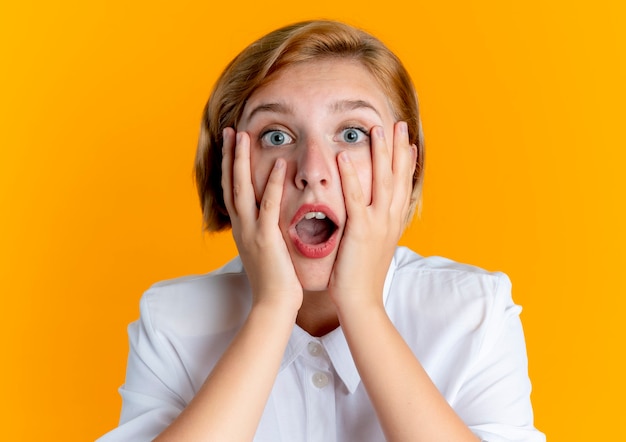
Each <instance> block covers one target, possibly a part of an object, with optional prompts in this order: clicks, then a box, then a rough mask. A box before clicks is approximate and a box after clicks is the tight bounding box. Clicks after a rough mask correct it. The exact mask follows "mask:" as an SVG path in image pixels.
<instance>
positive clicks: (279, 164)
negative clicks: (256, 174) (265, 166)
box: [274, 158, 284, 169]
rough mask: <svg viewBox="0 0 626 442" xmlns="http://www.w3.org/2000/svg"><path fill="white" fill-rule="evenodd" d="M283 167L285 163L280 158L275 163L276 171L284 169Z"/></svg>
mask: <svg viewBox="0 0 626 442" xmlns="http://www.w3.org/2000/svg"><path fill="white" fill-rule="evenodd" d="M283 166H284V163H283V161H282V160H281V159H280V158H278V159H277V160H276V162H275V163H274V169H282V167H283Z"/></svg>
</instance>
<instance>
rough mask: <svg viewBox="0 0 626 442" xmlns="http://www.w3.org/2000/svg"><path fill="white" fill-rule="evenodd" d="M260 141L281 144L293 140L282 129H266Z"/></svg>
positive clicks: (273, 144) (268, 143) (271, 144)
mask: <svg viewBox="0 0 626 442" xmlns="http://www.w3.org/2000/svg"><path fill="white" fill-rule="evenodd" d="M261 141H263V143H264V144H267V145H270V146H283V145H285V144H289V143H292V142H293V138H291V137H290V136H289V135H287V134H286V133H285V132H283V131H282V130H268V131H267V132H265V133H264V134H263V135H262V136H261Z"/></svg>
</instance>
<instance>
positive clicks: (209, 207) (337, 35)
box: [195, 20, 424, 232]
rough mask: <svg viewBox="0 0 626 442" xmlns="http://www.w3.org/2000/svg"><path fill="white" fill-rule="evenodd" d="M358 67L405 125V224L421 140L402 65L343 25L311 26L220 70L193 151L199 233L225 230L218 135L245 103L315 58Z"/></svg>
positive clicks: (271, 40)
mask: <svg viewBox="0 0 626 442" xmlns="http://www.w3.org/2000/svg"><path fill="white" fill-rule="evenodd" d="M335 57H336V58H341V59H346V58H350V59H353V60H357V61H359V62H360V63H361V64H362V65H363V66H364V67H365V68H367V69H368V70H369V72H370V73H371V74H372V75H373V76H374V78H376V80H377V81H378V83H379V85H380V87H381V88H382V89H383V91H384V92H385V93H386V95H387V97H388V99H389V102H390V104H391V107H392V109H393V111H394V114H395V115H394V117H395V118H396V120H397V121H406V122H407V124H408V128H409V140H410V142H411V143H412V144H415V145H416V146H417V158H416V168H415V174H414V177H413V192H412V195H411V209H410V213H409V219H410V218H411V217H412V216H413V212H414V211H415V207H416V204H417V203H418V201H419V199H420V196H421V188H422V182H423V170H424V137H423V134H422V127H421V121H420V116H419V106H418V102H417V94H416V93H415V88H414V86H413V83H412V81H411V78H410V76H409V74H408V72H407V71H406V69H405V68H404V66H403V65H402V62H401V61H400V60H399V59H398V57H396V55H395V54H393V52H391V51H390V50H389V49H388V48H387V47H386V46H385V45H384V44H383V43H382V42H381V41H380V40H378V39H377V38H375V37H373V36H371V35H370V34H368V33H366V32H364V31H361V30H359V29H356V28H354V27H352V26H349V25H346V24H344V23H339V22H334V21H325V20H316V21H307V22H301V23H296V24H293V25H289V26H285V27H283V28H280V29H277V30H275V31H273V32H271V33H269V34H267V35H266V36H264V37H262V38H260V39H259V40H257V41H256V42H254V43H252V44H251V45H250V46H248V47H247V48H245V49H244V50H243V51H242V52H241V53H240V54H239V55H238V56H237V57H235V59H234V60H232V61H231V62H230V64H229V65H228V66H227V67H226V69H224V72H222V75H221V76H220V78H219V79H218V80H217V83H216V84H215V87H214V89H213V92H212V93H211V96H210V97H209V100H208V102H207V104H206V106H205V108H204V112H203V115H202V123H201V126H200V137H199V141H198V149H197V151H196V161H195V174H196V186H197V189H198V195H199V197H200V205H201V207H202V213H203V220H204V228H205V229H206V230H208V231H211V232H217V231H220V230H224V229H227V228H229V227H230V218H229V216H228V212H227V211H226V207H225V205H224V194H223V190H222V186H221V180H222V169H221V162H222V148H221V147H222V141H223V140H222V131H223V130H224V129H225V128H227V127H236V126H237V123H238V122H239V119H240V118H241V115H242V113H243V109H244V106H245V104H246V100H248V98H250V96H251V95H252V94H253V93H254V91H255V90H257V89H258V88H259V87H261V86H263V85H264V84H266V83H268V82H269V81H271V79H272V76H273V75H274V74H276V73H277V72H278V71H280V70H281V69H284V68H286V67H288V66H290V65H293V64H296V63H305V62H310V61H315V60H320V59H321V58H335Z"/></svg>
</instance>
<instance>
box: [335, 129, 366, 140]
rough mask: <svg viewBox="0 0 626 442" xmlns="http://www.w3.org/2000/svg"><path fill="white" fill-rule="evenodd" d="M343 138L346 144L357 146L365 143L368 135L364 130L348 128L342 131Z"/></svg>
mask: <svg viewBox="0 0 626 442" xmlns="http://www.w3.org/2000/svg"><path fill="white" fill-rule="evenodd" d="M341 136H342V138H343V141H345V142H346V143H349V144H355V143H358V142H360V141H363V139H364V138H365V137H366V136H367V134H366V133H365V131H364V130H363V129H359V128H356V127H348V128H346V129H344V130H343V131H342V133H341Z"/></svg>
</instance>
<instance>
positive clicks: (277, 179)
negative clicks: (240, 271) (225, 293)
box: [222, 128, 302, 312]
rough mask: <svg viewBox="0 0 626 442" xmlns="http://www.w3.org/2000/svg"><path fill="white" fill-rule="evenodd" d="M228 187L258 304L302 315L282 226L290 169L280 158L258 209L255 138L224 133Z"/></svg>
mask: <svg viewBox="0 0 626 442" xmlns="http://www.w3.org/2000/svg"><path fill="white" fill-rule="evenodd" d="M222 150H223V153H222V188H223V190H224V202H225V205H226V209H227V210H228V214H229V215H230V220H231V224H232V229H233V237H234V239H235V243H236V244H237V249H238V251H239V255H240V256H241V260H242V262H243V265H244V267H245V269H246V273H247V274H248V279H249V280H250V285H251V288H252V295H253V303H255V304H259V303H270V304H271V306H273V307H274V306H278V305H280V306H286V307H288V308H290V309H293V310H292V311H293V312H297V310H298V309H299V308H300V306H301V304H302V286H301V284H300V282H299V280H298V278H297V276H296V272H295V270H294V267H293V263H292V262H291V258H290V256H289V252H288V250H287V245H286V244H285V240H284V239H283V236H282V233H281V231H280V228H279V226H278V219H279V214H280V203H281V199H282V192H283V184H284V181H285V173H286V165H285V161H284V160H283V159H277V160H276V163H275V164H274V168H273V169H272V172H271V173H270V176H269V179H268V182H267V185H266V187H265V191H264V193H263V197H262V198H261V202H260V204H259V206H258V207H257V202H256V197H255V193H254V187H253V184H252V177H251V171H250V137H249V135H248V134H247V133H246V132H239V133H238V134H237V135H236V136H235V131H234V129H232V128H226V129H224V144H223V147H222Z"/></svg>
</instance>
